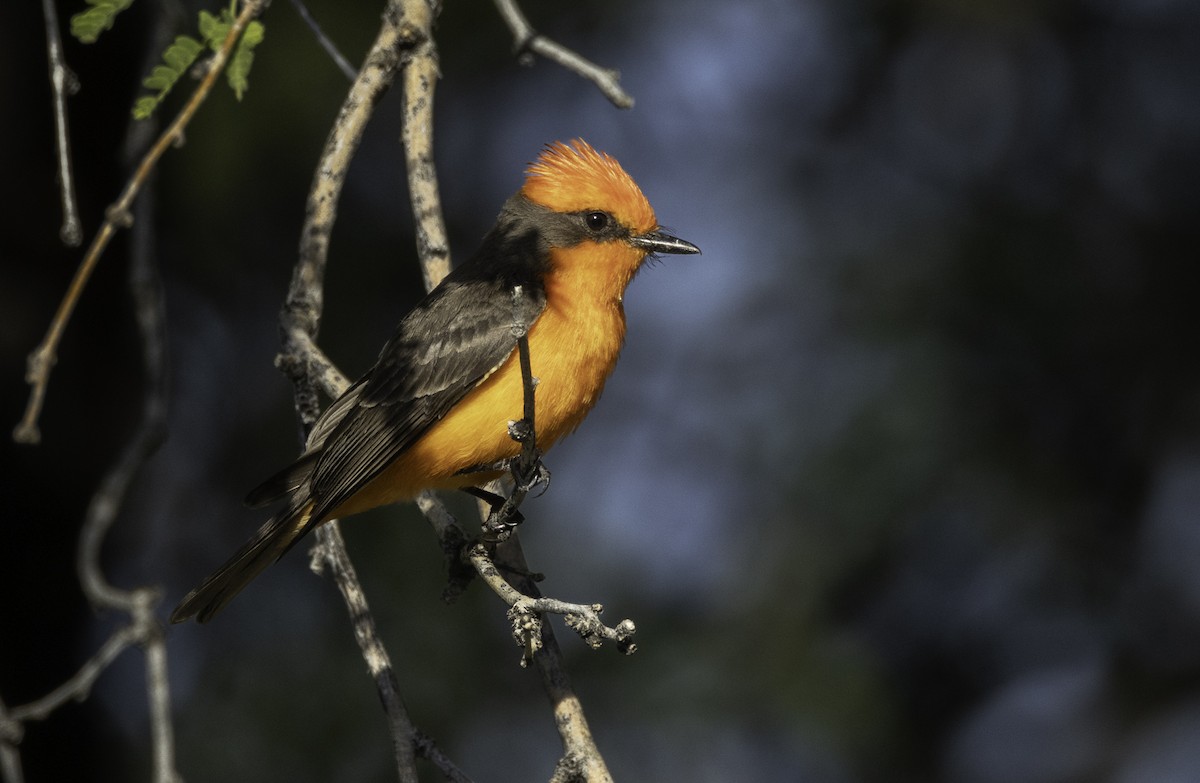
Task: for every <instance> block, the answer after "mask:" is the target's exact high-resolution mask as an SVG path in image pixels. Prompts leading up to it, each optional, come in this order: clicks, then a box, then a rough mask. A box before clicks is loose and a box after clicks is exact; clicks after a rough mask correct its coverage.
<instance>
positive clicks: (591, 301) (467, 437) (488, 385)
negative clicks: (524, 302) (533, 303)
mask: <svg viewBox="0 0 1200 783" xmlns="http://www.w3.org/2000/svg"><path fill="white" fill-rule="evenodd" d="M589 276H590V275H589ZM580 277H581V276H580V275H573V274H570V272H569V270H568V271H561V272H558V273H551V275H550V276H549V277H548V279H547V292H546V293H547V305H546V309H545V310H544V311H543V312H542V314H541V316H540V317H539V318H538V320H537V322H536V323H535V324H534V325H533V327H532V328H531V329H530V330H529V356H530V366H531V368H532V370H533V375H534V376H535V377H536V378H537V379H538V385H537V390H536V393H535V397H534V400H535V403H536V423H537V443H538V447H539V448H540V449H541V450H542V451H543V452H544V451H545V450H546V449H548V448H550V446H552V445H553V444H554V443H555V441H557V440H558V439H559V438H561V437H563V436H564V435H567V434H568V433H570V432H571V431H572V430H574V429H575V428H576V427H578V426H579V423H580V422H581V421H583V419H584V417H585V416H586V415H587V414H588V412H589V411H590V410H591V409H592V406H594V405H595V404H596V400H597V399H599V397H600V392H601V391H602V390H603V388H604V383H605V381H606V380H607V379H608V376H609V374H610V373H611V372H612V369H613V367H614V366H615V365H616V361H617V355H618V354H619V353H620V350H621V344H622V343H623V342H624V338H625V315H624V311H623V309H622V307H621V302H620V298H619V292H618V294H617V295H616V296H612V297H605V296H600V297H598V296H596V288H595V286H594V284H592V283H593V281H590V280H583V279H580ZM622 289H623V286H622ZM523 395H524V392H523V387H522V381H521V367H520V362H519V358H518V356H517V352H516V350H515V349H514V351H513V354H512V355H511V356H510V357H509V359H508V360H507V361H506V362H505V363H504V364H503V365H501V367H500V368H499V369H498V370H496V371H495V372H494V373H492V374H491V375H490V376H489V377H488V378H487V379H485V380H484V381H483V383H481V384H480V385H479V386H478V387H476V388H475V389H474V390H473V391H471V392H470V393H469V394H468V395H467V396H466V397H464V398H463V400H462V401H461V402H460V403H458V405H456V406H454V408H452V409H451V411H450V412H449V413H448V414H446V416H445V417H444V418H443V419H442V420H441V421H440V422H438V423H437V424H435V425H434V426H433V427H432V428H430V430H429V431H428V432H427V433H426V434H425V435H424V436H423V437H422V438H421V439H420V440H418V441H417V442H416V443H414V444H413V445H412V446H411V447H410V448H409V449H408V450H407V451H405V452H404V453H403V454H402V455H400V457H399V458H398V459H397V460H396V461H395V462H393V463H392V464H391V465H390V466H389V467H388V468H387V469H386V470H384V472H383V473H381V474H380V475H379V476H378V477H376V478H375V479H374V480H373V481H371V482H370V483H369V484H368V485H367V486H365V487H363V489H362V490H360V491H359V492H357V493H355V495H354V496H353V497H351V498H350V499H349V500H348V501H347V502H345V503H343V504H342V505H341V506H340V507H338V509H337V510H336V511H335V512H334V513H333V514H331V516H346V515H349V514H354V513H358V512H360V511H365V510H367V509H369V508H374V507H376V506H380V505H384V504H386V503H393V502H396V501H399V500H407V499H409V498H411V497H412V496H414V495H415V494H417V493H418V492H420V491H421V490H423V489H448V488H457V487H463V486H468V485H477V484H482V483H485V482H487V481H490V480H491V479H493V478H496V477H497V476H499V475H500V473H501V472H500V471H490V472H486V473H476V474H470V475H462V473H461V472H462V471H463V470H465V469H468V468H472V467H475V466H477V465H487V464H492V463H495V462H499V461H500V460H504V459H508V458H510V457H514V456H516V455H517V453H518V452H519V451H520V445H519V444H518V443H516V442H515V441H514V440H513V439H512V438H510V437H509V435H508V422H509V421H513V420H516V419H520V418H521V416H522V412H523V410H524V396H523Z"/></svg>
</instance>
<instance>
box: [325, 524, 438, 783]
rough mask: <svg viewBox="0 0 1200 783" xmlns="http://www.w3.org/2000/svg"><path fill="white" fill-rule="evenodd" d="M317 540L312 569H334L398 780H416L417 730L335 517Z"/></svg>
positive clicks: (326, 525)
mask: <svg viewBox="0 0 1200 783" xmlns="http://www.w3.org/2000/svg"><path fill="white" fill-rule="evenodd" d="M317 537H318V540H319V541H320V543H319V544H318V545H317V546H315V547H313V549H312V569H313V571H314V572H316V573H321V571H323V570H324V567H323V566H324V565H325V564H327V565H328V566H329V568H330V570H331V571H332V572H333V581H334V582H335V583H336V584H337V586H338V590H339V591H341V593H342V600H344V601H345V602H346V609H347V611H349V613H350V621H351V622H352V623H353V624H354V638H355V640H356V641H357V642H358V648H359V650H361V651H362V656H363V660H364V661H366V662H367V671H368V672H370V674H371V678H372V679H373V680H375V687H376V689H378V691H379V700H380V701H381V702H383V710H384V712H385V713H386V714H387V719H388V725H389V726H390V728H391V734H392V750H393V752H394V753H395V755H396V766H397V768H398V769H399V771H400V780H401V781H406V782H407V781H412V783H417V781H418V778H417V766H416V757H415V754H414V747H413V741H414V738H415V737H416V735H417V733H416V729H414V728H413V724H412V721H411V720H410V719H409V717H408V711H407V710H406V709H405V707H404V699H403V698H401V696H400V681H399V680H398V679H397V678H396V671H395V669H393V668H392V662H391V659H390V658H389V657H388V653H387V650H386V649H384V646H383V641H382V640H381V639H380V638H379V631H378V629H377V628H376V627H375V617H374V616H373V615H372V614H371V608H370V607H369V606H368V605H367V596H366V594H365V593H364V592H363V589H362V585H361V584H360V583H359V581H358V574H357V573H356V572H355V570H354V564H353V563H352V562H350V555H349V554H348V553H347V552H346V542H345V539H343V538H342V529H341V527H340V526H339V524H338V521H337V520H336V519H333V520H330V521H328V522H326V523H325V524H323V525H321V526H320V527H319V528H318V529H317Z"/></svg>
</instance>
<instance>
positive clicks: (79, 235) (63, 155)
mask: <svg viewBox="0 0 1200 783" xmlns="http://www.w3.org/2000/svg"><path fill="white" fill-rule="evenodd" d="M42 16H43V17H44V18H45V20H46V53H47V55H48V56H49V58H50V90H51V94H52V95H53V97H54V146H55V149H56V150H57V153H58V187H59V196H60V197H61V199H62V211H63V222H62V228H60V229H59V232H58V235H59V237H60V238H61V239H62V241H63V244H65V245H68V246H70V247H78V246H79V243H80V242H82V241H83V227H82V225H80V222H79V204H78V202H77V201H76V199H75V174H74V169H73V167H72V165H71V134H70V129H69V127H68V124H67V95H73V94H74V93H75V92H76V91H77V90H78V89H79V81H78V80H77V79H76V78H75V74H73V73H71V69H70V68H68V67H67V60H66V57H64V56H63V46H62V36H61V34H60V33H59V31H58V10H57V9H56V8H55V7H54V0H42Z"/></svg>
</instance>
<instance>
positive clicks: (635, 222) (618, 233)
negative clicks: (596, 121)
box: [521, 139, 700, 282]
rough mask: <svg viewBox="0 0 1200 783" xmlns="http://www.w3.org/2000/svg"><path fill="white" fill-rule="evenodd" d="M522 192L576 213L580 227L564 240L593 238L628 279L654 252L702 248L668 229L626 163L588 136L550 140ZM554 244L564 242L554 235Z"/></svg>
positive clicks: (557, 209) (554, 209) (561, 212)
mask: <svg viewBox="0 0 1200 783" xmlns="http://www.w3.org/2000/svg"><path fill="white" fill-rule="evenodd" d="M521 194H522V195H523V196H525V198H527V199H529V200H530V201H532V202H533V203H535V204H538V205H540V206H542V207H545V208H546V209H548V210H550V211H551V212H553V213H556V214H557V215H559V216H570V217H571V220H572V222H573V223H577V224H578V226H577V230H575V231H572V232H571V234H570V235H565V236H564V240H565V241H564V242H563V245H567V246H568V247H569V246H571V243H572V242H573V243H574V244H576V245H577V244H580V243H583V242H588V243H589V246H591V247H593V248H599V249H602V250H603V251H604V253H603V257H604V258H605V259H606V261H607V264H605V266H608V267H609V268H610V269H613V268H614V267H615V268H616V269H615V270H614V271H619V272H620V273H622V274H621V277H622V278H623V282H628V280H629V278H631V277H632V276H633V273H634V272H636V271H637V269H638V267H639V266H641V263H642V261H644V260H645V258H646V256H648V255H653V254H657V253H699V252H700V248H698V247H696V246H695V245H693V244H692V243H690V242H685V241H684V240H682V239H678V238H677V237H673V236H670V235H669V234H665V233H663V232H662V231H661V230H660V226H659V225H658V219H657V218H656V217H655V216H654V210H653V209H652V208H651V206H650V202H648V201H647V200H646V197H645V196H644V195H642V191H641V188H639V187H638V186H637V183H636V182H634V181H633V178H632V177H630V176H629V175H628V174H626V173H625V170H624V169H622V168H621V164H619V163H617V161H616V160H614V159H613V158H612V157H610V156H608V155H606V154H604V153H603V152H597V151H596V150H595V149H594V148H592V146H591V145H590V144H588V143H587V142H586V141H583V140H582V139H575V140H573V141H572V142H571V143H570V144H564V143H562V142H555V143H553V144H549V145H547V146H546V149H545V150H544V151H543V152H542V154H541V155H540V156H539V157H538V159H537V160H536V161H535V162H534V163H532V164H530V166H529V168H528V169H527V170H526V178H525V185H524V187H522V188H521ZM592 243H594V244H592ZM551 245H552V246H561V245H559V243H556V242H554V241H553V240H552V241H551ZM572 255H576V254H572ZM585 255H590V254H585ZM556 261H559V262H563V263H565V262H567V259H566V258H565V257H564V258H561V259H556Z"/></svg>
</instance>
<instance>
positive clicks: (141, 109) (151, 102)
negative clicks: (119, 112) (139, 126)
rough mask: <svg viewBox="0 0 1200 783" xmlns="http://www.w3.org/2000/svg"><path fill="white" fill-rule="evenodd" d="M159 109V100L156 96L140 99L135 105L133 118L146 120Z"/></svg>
mask: <svg viewBox="0 0 1200 783" xmlns="http://www.w3.org/2000/svg"><path fill="white" fill-rule="evenodd" d="M157 108H158V98H157V97H156V96H154V95H146V96H144V97H141V98H138V99H137V103H135V104H133V118H134V119H135V120H145V119H148V118H149V117H150V115H151V114H153V113H154V110H155V109H157Z"/></svg>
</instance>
